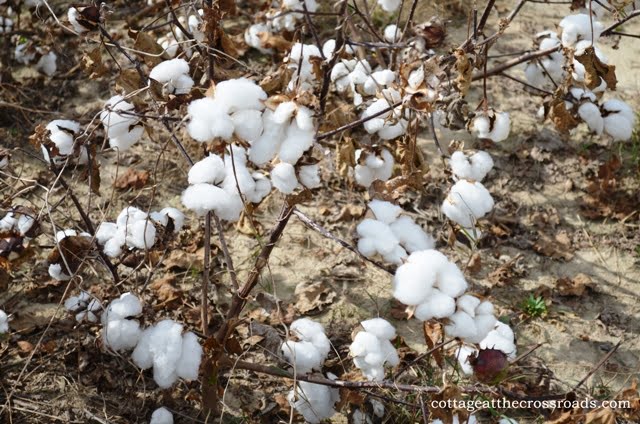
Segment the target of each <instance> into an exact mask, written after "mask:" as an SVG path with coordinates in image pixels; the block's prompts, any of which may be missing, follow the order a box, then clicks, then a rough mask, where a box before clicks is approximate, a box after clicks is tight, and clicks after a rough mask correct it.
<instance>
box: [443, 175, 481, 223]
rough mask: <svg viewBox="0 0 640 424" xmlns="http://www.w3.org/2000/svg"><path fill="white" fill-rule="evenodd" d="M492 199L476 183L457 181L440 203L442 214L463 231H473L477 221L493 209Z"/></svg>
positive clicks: (479, 184)
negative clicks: (463, 229)
mask: <svg viewBox="0 0 640 424" xmlns="http://www.w3.org/2000/svg"><path fill="white" fill-rule="evenodd" d="M493 204H494V203H493V198H492V197H491V194H490V193H489V191H488V190H487V189H486V188H485V187H484V186H483V185H482V184H481V183H479V182H478V181H475V182H471V181H467V180H459V181H458V182H456V183H455V184H454V185H453V187H451V190H449V194H448V195H447V198H446V199H445V200H444V202H443V203H442V212H443V213H444V214H445V215H446V216H447V218H449V219H450V220H452V221H454V222H455V223H457V224H459V225H460V226H461V227H463V228H465V229H473V228H474V227H475V223H476V221H477V220H478V219H480V218H482V217H483V216H485V215H486V214H487V213H489V211H491V209H493Z"/></svg>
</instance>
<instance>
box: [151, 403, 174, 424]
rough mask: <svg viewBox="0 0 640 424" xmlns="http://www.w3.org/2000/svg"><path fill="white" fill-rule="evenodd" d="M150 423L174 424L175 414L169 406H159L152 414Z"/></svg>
mask: <svg viewBox="0 0 640 424" xmlns="http://www.w3.org/2000/svg"><path fill="white" fill-rule="evenodd" d="M149 424H173V414H172V413H171V412H169V410H168V409H167V408H164V407H162V408H158V409H156V410H155V411H153V414H151V422H150V423H149Z"/></svg>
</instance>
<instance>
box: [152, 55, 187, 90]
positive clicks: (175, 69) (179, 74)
mask: <svg viewBox="0 0 640 424" xmlns="http://www.w3.org/2000/svg"><path fill="white" fill-rule="evenodd" d="M149 78H151V79H153V80H156V81H158V82H159V83H161V84H163V85H164V87H165V89H166V91H167V92H168V93H169V94H187V93H189V91H191V87H193V80H192V79H191V77H190V76H189V64H188V63H187V61H186V60H184V59H171V60H165V61H164V62H161V63H159V64H157V65H156V66H155V67H154V68H153V69H152V70H151V73H149Z"/></svg>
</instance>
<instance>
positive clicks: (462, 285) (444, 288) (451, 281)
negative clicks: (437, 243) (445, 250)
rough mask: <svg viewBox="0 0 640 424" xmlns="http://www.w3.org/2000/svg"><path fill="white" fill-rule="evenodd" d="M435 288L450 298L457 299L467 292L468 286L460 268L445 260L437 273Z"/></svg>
mask: <svg viewBox="0 0 640 424" xmlns="http://www.w3.org/2000/svg"><path fill="white" fill-rule="evenodd" d="M437 280H438V283H437V287H438V289H440V291H441V292H443V293H444V294H446V295H447V296H450V297H454V298H455V297H458V296H460V295H461V294H462V293H464V292H465V291H466V290H467V287H468V284H467V281H466V280H465V279H464V275H463V274H462V271H460V268H458V266H457V265H456V264H454V263H453V262H449V261H448V260H447V262H446V263H444V264H442V265H441V266H440V267H439V268H438V271H437Z"/></svg>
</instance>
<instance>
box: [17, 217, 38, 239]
mask: <svg viewBox="0 0 640 424" xmlns="http://www.w3.org/2000/svg"><path fill="white" fill-rule="evenodd" d="M35 222H36V220H35V218H34V217H32V216H29V215H26V214H22V215H20V217H19V218H18V222H17V223H16V229H17V230H18V233H20V235H22V236H24V235H25V234H27V233H28V232H29V230H30V229H31V228H32V227H33V224H35Z"/></svg>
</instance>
